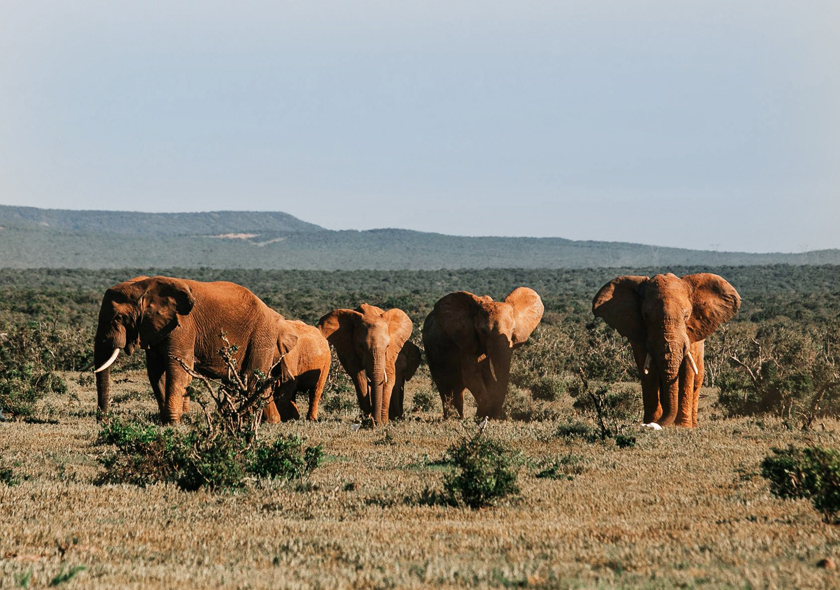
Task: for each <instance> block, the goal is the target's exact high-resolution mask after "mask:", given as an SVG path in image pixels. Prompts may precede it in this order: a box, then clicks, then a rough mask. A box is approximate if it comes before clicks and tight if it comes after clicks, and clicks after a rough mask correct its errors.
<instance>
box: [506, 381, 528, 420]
mask: <svg viewBox="0 0 840 590" xmlns="http://www.w3.org/2000/svg"><path fill="white" fill-rule="evenodd" d="M502 416H504V417H505V418H510V419H511V420H519V421H522V422H530V421H531V420H533V419H534V416H535V408H534V400H533V398H532V397H531V395H530V394H529V393H528V392H527V391H525V390H524V389H520V388H518V387H516V386H511V387H510V388H508V393H507V396H505V403H504V404H503V405H502Z"/></svg>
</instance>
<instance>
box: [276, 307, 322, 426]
mask: <svg viewBox="0 0 840 590" xmlns="http://www.w3.org/2000/svg"><path fill="white" fill-rule="evenodd" d="M277 315H278V324H279V331H278V334H279V335H280V336H279V339H278V345H277V348H278V352H279V351H280V350H281V348H282V346H283V344H282V343H283V341H284V338H283V335H284V334H286V333H287V332H292V333H293V334H294V335H295V337H296V338H297V343H296V344H295V346H294V348H293V349H292V350H291V351H289V352H288V353H286V355H285V356H283V359H282V362H281V363H280V365H278V367H277V369H276V371H277V372H278V375H277V378H278V379H277V384H276V387H275V389H274V402H273V403H269V404H268V405H267V406H266V408H265V410H264V412H263V416H264V419H265V421H266V422H269V423H276V422H280V421H281V420H282V421H284V422H285V421H287V420H297V419H298V418H300V410H298V407H297V400H296V397H297V394H298V393H299V392H307V393H308V394H309V411H308V412H307V414H306V417H307V419H308V420H317V419H318V404H319V403H320V401H321V395H322V394H323V392H324V385H325V384H326V383H327V377H328V376H329V374H330V362H331V361H332V355H331V354H330V345H329V342H327V339H326V338H324V336H323V335H322V334H321V331H320V330H319V329H318V328H315V327H314V326H309V325H307V324H305V323H303V322H301V321H298V320H286V319H284V318H283V316H281V315H280V314H277Z"/></svg>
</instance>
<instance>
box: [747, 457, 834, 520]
mask: <svg viewBox="0 0 840 590" xmlns="http://www.w3.org/2000/svg"><path fill="white" fill-rule="evenodd" d="M772 451H773V455H771V456H768V457H765V459H764V460H763V461H762V462H761V475H762V476H763V477H765V478H766V479H768V480H769V481H770V491H771V492H772V493H773V495H775V496H777V497H779V498H790V499H796V498H807V499H809V500H811V503H812V504H813V505H814V508H816V509H817V510H819V511H820V512H821V513H822V514H823V518H824V520H825V521H826V522H836V521H837V515H838V513H840V452H838V451H837V450H835V449H825V448H821V447H805V448H802V449H797V448H795V447H792V446H791V447H788V448H787V449H775V448H774V449H772Z"/></svg>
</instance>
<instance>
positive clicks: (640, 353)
mask: <svg viewBox="0 0 840 590" xmlns="http://www.w3.org/2000/svg"><path fill="white" fill-rule="evenodd" d="M630 345H631V347H632V348H633V358H634V359H635V361H636V366H637V367H638V369H639V376H640V380H641V382H642V406H643V407H644V417H643V418H642V423H643V424H650V423H651V422H656V421H657V420H659V418H661V417H662V404H661V403H660V402H659V371H658V369H657V368H656V367H654V366H653V365H651V366H649V367H648V374H647V375H645V361H646V360H647V354H648V353H647V348H646V347H645V346H644V345H643V344H639V343H636V342H631V343H630Z"/></svg>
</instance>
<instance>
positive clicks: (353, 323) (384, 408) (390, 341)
mask: <svg viewBox="0 0 840 590" xmlns="http://www.w3.org/2000/svg"><path fill="white" fill-rule="evenodd" d="M318 326H319V327H320V328H321V333H322V334H323V335H324V337H325V338H326V339H327V340H329V342H330V344H332V346H333V348H335V352H336V354H337V355H338V360H339V361H340V362H341V366H342V367H343V368H344V370H345V371H347V374H348V375H350V378H351V379H352V380H353V385H354V386H355V388H356V397H357V399H358V401H359V408H361V410H362V413H363V414H365V415H366V416H367V415H370V416H371V417H372V418H373V422H374V424H385V423H387V422H388V420H389V419H390V418H391V417H392V415H393V414H392V413H391V410H390V404H391V401H392V395H393V392H394V390H397V391H398V392H399V393H398V396H399V397H400V401H399V406H400V410H401V409H402V395H403V393H402V392H403V387H404V382H405V378H408V374H409V371H408V370H407V369H406V370H404V371H402V372H401V373H400V374H399V380H398V372H397V364H398V363H397V359H398V357H399V356H400V353H401V351H402V350H403V348H404V346H405V344H406V342H407V341H408V339H409V337H410V336H411V330H412V327H413V325H412V323H411V319H409V317H408V315H407V314H406V313H405V312H404V311H402V310H400V309H389V310H388V311H384V310H382V309H380V308H378V307H376V306H374V305H368V304H367V303H362V304H361V305H360V306H359V307H357V308H356V309H355V310H353V309H336V310H333V311H331V312H330V313H328V314H326V315H325V316H324V317H322V318H321V320H320V321H319V322H318ZM406 363H408V361H407V360H406ZM418 364H419V359H418ZM415 370H416V367H415ZM411 373H412V374H413V371H411Z"/></svg>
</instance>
